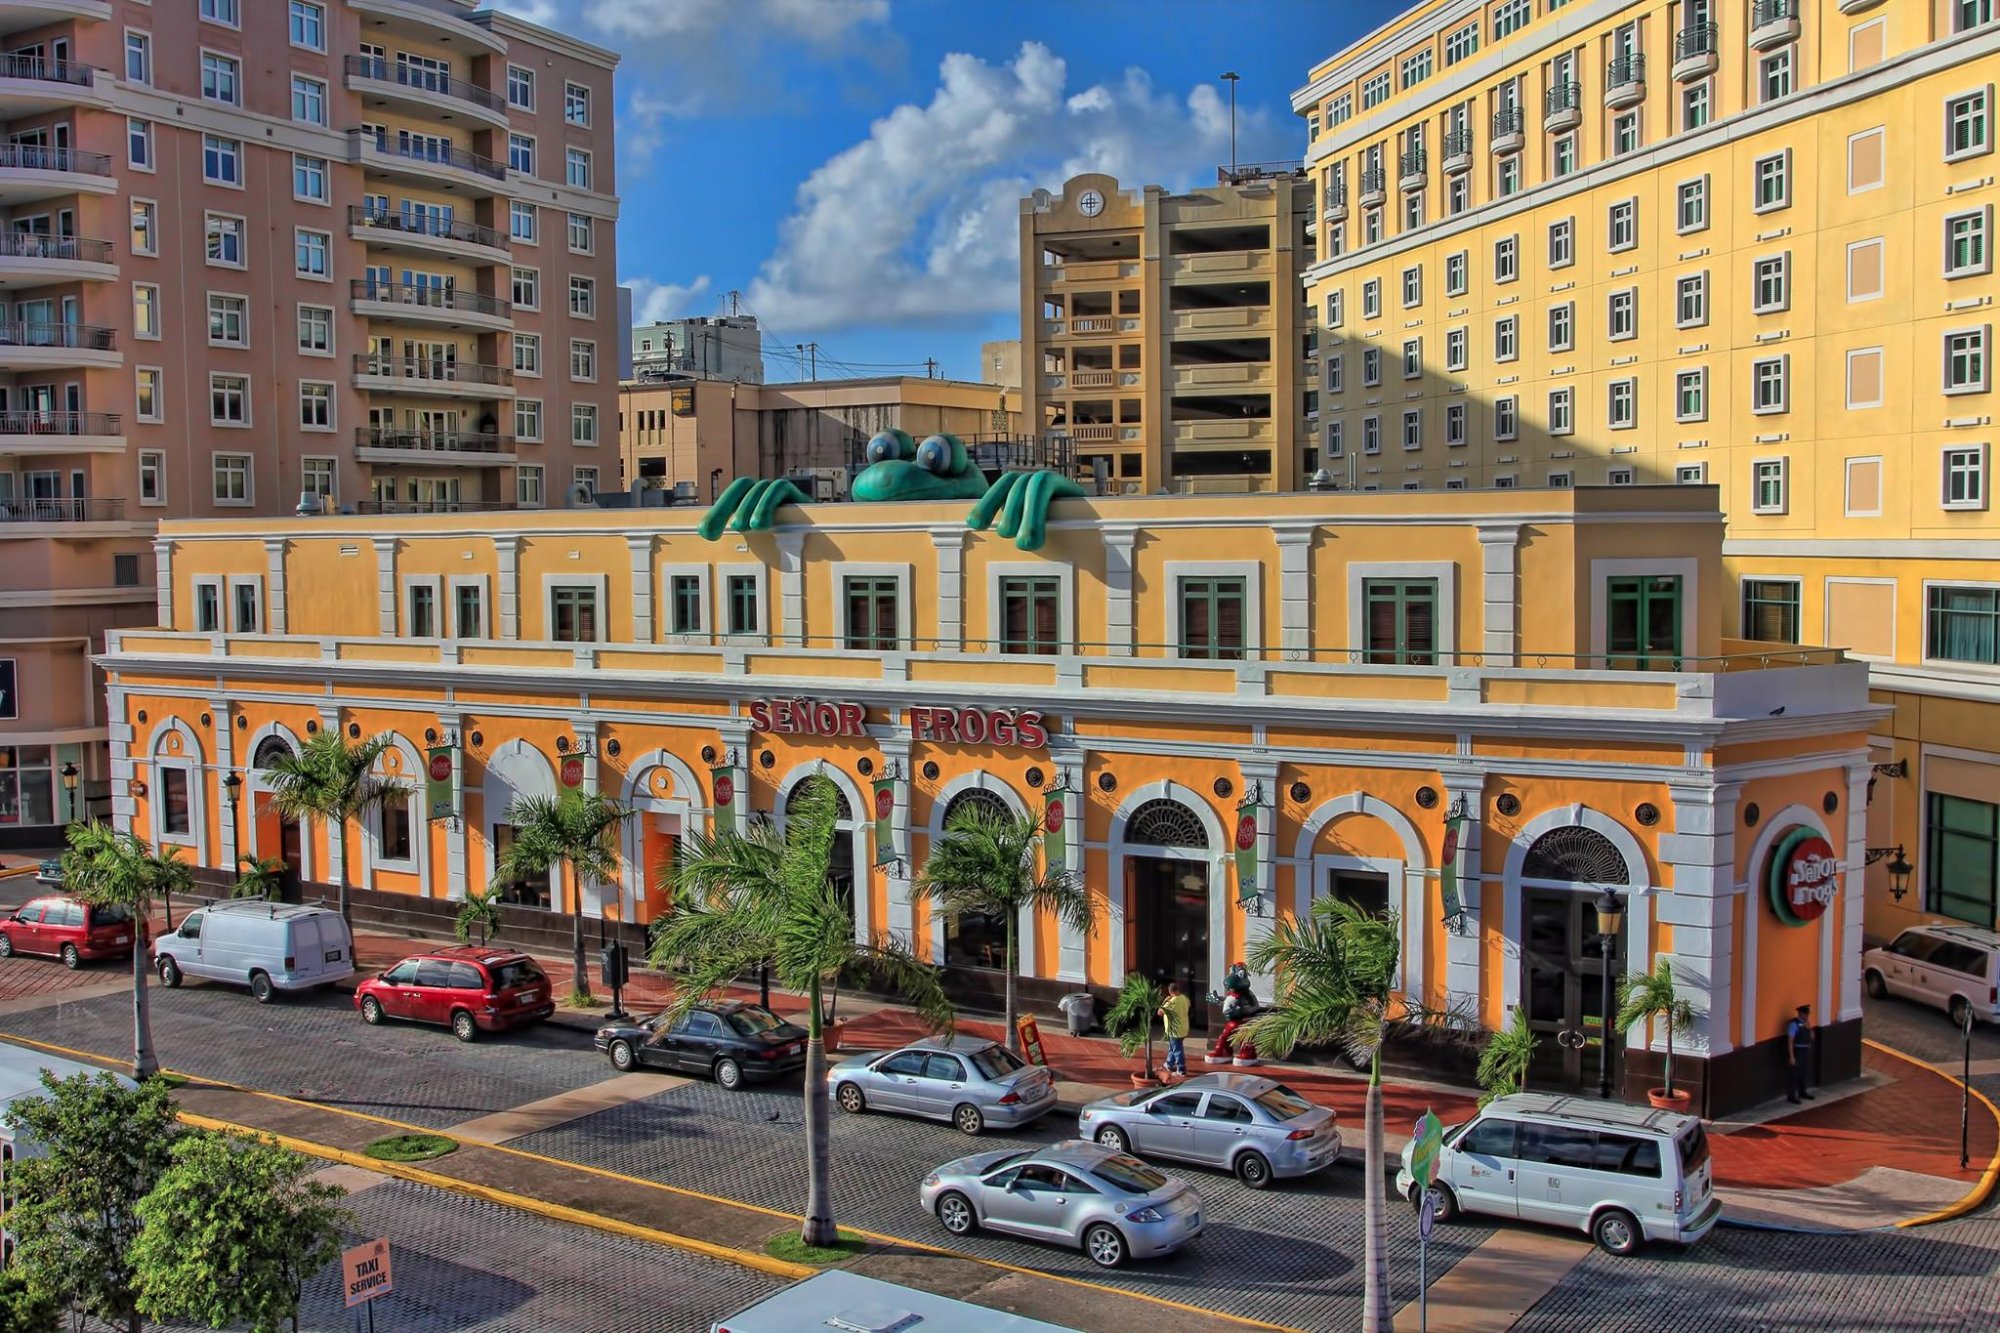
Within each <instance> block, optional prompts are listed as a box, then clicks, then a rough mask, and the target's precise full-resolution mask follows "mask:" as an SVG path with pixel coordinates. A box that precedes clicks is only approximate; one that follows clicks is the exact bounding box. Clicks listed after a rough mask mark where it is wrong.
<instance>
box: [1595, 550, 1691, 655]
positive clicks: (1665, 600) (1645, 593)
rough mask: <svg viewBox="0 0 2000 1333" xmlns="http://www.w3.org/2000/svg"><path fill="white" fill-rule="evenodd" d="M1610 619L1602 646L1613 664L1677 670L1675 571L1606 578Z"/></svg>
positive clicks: (1678, 638)
mask: <svg viewBox="0 0 2000 1333" xmlns="http://www.w3.org/2000/svg"><path fill="white" fill-rule="evenodd" d="M1606 584H1607V587H1606V589H1605V591H1606V592H1607V594H1608V597H1607V600H1608V602H1609V608H1608V609H1609V612H1610V620H1611V623H1610V624H1609V625H1608V626H1607V627H1606V633H1605V637H1604V642H1605V646H1606V647H1607V648H1609V649H1610V650H1611V662H1610V664H1609V665H1611V666H1612V667H1614V668H1624V669H1628V670H1629V669H1631V668H1635V667H1636V668H1637V669H1638V670H1640V671H1677V670H1679V669H1680V653H1681V581H1680V576H1679V575H1674V574H1667V575H1643V576H1637V577H1621V578H1614V579H1608V580H1606Z"/></svg>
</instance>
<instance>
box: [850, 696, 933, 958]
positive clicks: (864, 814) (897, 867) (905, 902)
mask: <svg viewBox="0 0 2000 1333" xmlns="http://www.w3.org/2000/svg"><path fill="white" fill-rule="evenodd" d="M882 762H883V764H885V765H887V766H888V767H889V768H890V769H891V770H892V771H894V772H896V773H900V774H901V775H902V778H901V780H900V781H898V782H897V783H896V808H895V812H894V814H892V815H891V816H890V833H889V839H890V844H891V846H892V847H893V849H894V851H895V854H896V855H897V856H898V857H899V858H901V859H900V860H898V861H894V862H891V863H890V864H889V865H887V866H884V867H883V868H882V869H883V872H884V874H886V875H887V877H888V886H889V933H890V934H891V935H892V936H894V937H895V938H896V939H897V941H899V942H900V943H901V944H902V945H903V946H904V947H905V948H910V949H914V948H915V947H916V945H917V910H916V907H915V905H914V904H912V903H911V902H910V874H911V867H910V789H911V787H912V785H913V784H914V783H915V781H916V774H915V773H912V772H911V771H910V737H909V733H908V732H904V733H903V734H901V735H896V736H888V737H884V738H883V741H882ZM869 790H870V789H869V788H868V787H866V786H864V787H863V788H862V789H861V794H862V796H863V797H864V798H865V797H867V796H868V794H869ZM854 813H855V815H856V817H857V818H859V819H860V820H862V821H863V822H864V823H869V822H872V821H873V820H874V816H875V812H874V810H873V809H872V808H870V809H864V810H857V811H855V812H854ZM864 841H865V842H866V843H867V844H868V848H869V855H868V860H869V862H870V863H871V864H870V866H869V870H868V876H869V879H870V881H871V882H872V880H873V879H874V876H875V870H874V866H873V864H872V863H873V862H874V860H875V848H874V843H873V840H872V839H864ZM855 869H856V870H857V871H859V870H860V869H861V867H859V866H856V867H855ZM931 961H932V962H939V961H941V960H939V959H935V958H934V959H932V960H931Z"/></svg>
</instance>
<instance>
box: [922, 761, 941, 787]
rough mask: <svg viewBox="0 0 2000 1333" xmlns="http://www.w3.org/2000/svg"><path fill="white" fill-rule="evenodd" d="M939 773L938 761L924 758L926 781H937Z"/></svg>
mask: <svg viewBox="0 0 2000 1333" xmlns="http://www.w3.org/2000/svg"><path fill="white" fill-rule="evenodd" d="M937 775H938V766H937V763H936V761H935V760H931V759H926V760H924V781H925V782H936V781H937Z"/></svg>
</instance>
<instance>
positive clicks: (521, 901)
mask: <svg viewBox="0 0 2000 1333" xmlns="http://www.w3.org/2000/svg"><path fill="white" fill-rule="evenodd" d="M513 845H514V826H513V825H512V824H495V825H494V826H493V864H494V866H495V867H496V869H495V871H494V878H493V891H494V892H497V893H498V894H499V895H500V901H501V902H503V903H512V904H513V905H514V906H516V907H539V908H542V909H543V910H544V911H546V910H547V909H548V906H549V877H548V876H547V875H523V876H520V877H517V878H515V879H502V878H501V877H500V874H499V871H498V869H497V867H498V866H499V864H500V862H501V861H502V860H503V859H504V858H505V857H506V855H507V849H508V848H509V847H512V846H513Z"/></svg>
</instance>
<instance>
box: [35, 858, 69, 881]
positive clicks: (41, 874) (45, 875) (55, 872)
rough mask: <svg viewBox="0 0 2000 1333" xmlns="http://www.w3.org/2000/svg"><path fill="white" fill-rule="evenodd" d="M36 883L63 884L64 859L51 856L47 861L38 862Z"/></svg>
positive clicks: (36, 865) (36, 864)
mask: <svg viewBox="0 0 2000 1333" xmlns="http://www.w3.org/2000/svg"><path fill="white" fill-rule="evenodd" d="M35 882H36V883H37V884H60V883H62V882H63V868H62V858H61V857H60V856H51V857H48V858H47V859H45V860H42V861H37V862H36V863H35Z"/></svg>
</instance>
